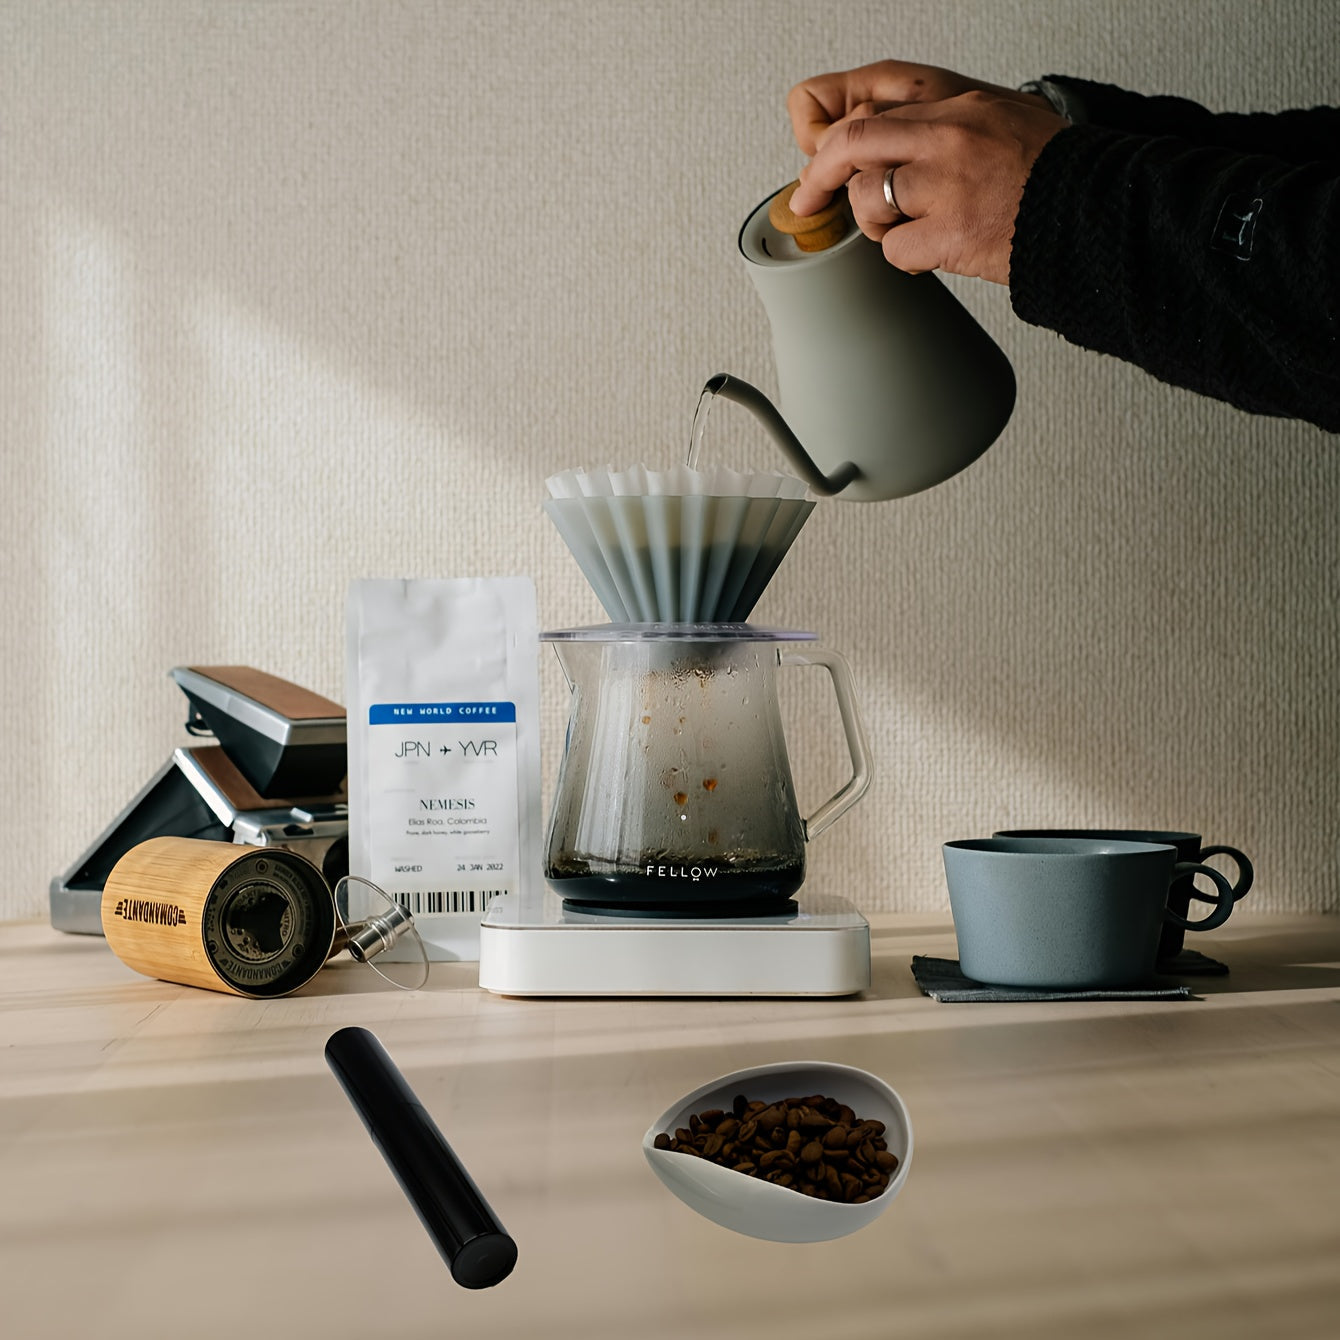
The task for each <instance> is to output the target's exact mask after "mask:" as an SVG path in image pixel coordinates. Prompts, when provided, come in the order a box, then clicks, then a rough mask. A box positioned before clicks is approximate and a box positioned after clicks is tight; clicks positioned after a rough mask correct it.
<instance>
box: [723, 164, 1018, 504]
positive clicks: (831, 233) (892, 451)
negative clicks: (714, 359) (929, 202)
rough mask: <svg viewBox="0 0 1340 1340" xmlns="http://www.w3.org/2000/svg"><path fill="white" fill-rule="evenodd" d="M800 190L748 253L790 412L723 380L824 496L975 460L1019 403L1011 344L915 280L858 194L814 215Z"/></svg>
mask: <svg viewBox="0 0 1340 1340" xmlns="http://www.w3.org/2000/svg"><path fill="white" fill-rule="evenodd" d="M794 189H795V183H792V184H791V185H790V186H786V187H783V188H782V190H781V191H778V192H776V193H775V194H774V195H771V196H769V197H768V198H767V199H766V200H764V201H763V202H762V203H761V204H760V205H759V206H758V207H757V208H756V209H755V210H754V211H753V213H751V214H750V215H749V217H748V218H747V219H746V220H745V222H744V225H743V227H742V228H741V229H740V236H739V248H740V253H741V255H742V256H743V257H744V261H745V265H746V268H747V270H748V273H749V277H750V278H751V279H752V280H753V283H754V286H755V287H756V288H757V290H758V294H759V297H760V299H761V300H762V302H763V307H764V309H765V311H766V312H767V316H768V320H769V323H770V324H771V327H772V338H773V352H774V357H775V360H776V366H777V385H778V389H779V393H780V399H781V407H780V409H779V408H778V407H777V406H775V405H773V403H772V402H771V401H770V400H769V399H768V397H767V396H765V395H764V394H763V392H762V391H760V390H758V389H757V388H756V387H754V386H752V385H750V384H749V383H748V382H746V381H742V380H741V379H740V378H738V377H734V376H731V375H730V374H728V373H718V374H717V375H716V376H714V377H712V378H711V379H710V380H709V381H708V382H707V385H706V387H705V388H704V390H705V391H707V392H712V393H714V394H715V395H717V396H720V397H722V398H723V399H726V400H731V401H734V402H735V403H737V404H740V405H742V406H743V407H744V408H746V409H748V410H749V411H751V412H752V413H753V414H754V416H755V417H756V418H757V419H758V420H759V422H760V423H761V424H762V425H763V427H764V428H765V429H766V430H767V432H768V433H769V434H770V436H771V437H772V438H773V440H774V442H775V443H776V444H777V446H778V447H779V448H780V450H781V451H782V453H783V454H784V455H785V456H786V458H787V460H788V461H789V462H790V464H791V466H792V468H793V469H794V470H795V471H796V473H797V474H799V475H800V477H801V478H802V479H804V480H805V482H806V483H807V484H808V485H809V486H810V487H811V488H812V489H813V490H814V491H815V492H816V493H820V494H825V495H838V496H840V497H841V498H842V499H844V500H846V499H851V500H855V501H860V502H875V501H882V500H886V499H890V498H902V497H906V496H907V495H908V494H912V493H919V492H920V491H921V490H923V489H928V488H931V487H933V486H934V485H936V484H939V483H942V482H943V481H944V480H946V479H948V478H950V477H951V476H952V475H955V474H957V473H958V472H959V471H960V470H962V469H964V468H965V467H967V466H969V465H971V464H972V462H973V461H975V460H976V459H977V458H978V457H979V456H980V455H981V454H982V453H983V452H984V451H985V450H986V449H987V447H989V446H990V445H991V443H992V442H994V441H995V440H996V438H997V437H998V436H999V435H1000V433H1001V431H1002V430H1003V429H1004V427H1005V424H1006V423H1007V422H1008V420H1009V417H1010V414H1011V412H1012V411H1013V409H1014V398H1015V382H1014V372H1013V369H1012V368H1011V367H1010V363H1009V360H1008V359H1007V358H1006V357H1005V355H1004V354H1003V353H1002V352H1001V350H1000V348H999V346H998V345H997V344H996V343H995V342H994V341H993V340H992V339H991V337H990V336H989V335H988V334H987V333H986V332H985V331H984V330H983V329H982V328H981V326H980V325H978V324H977V322H976V321H975V320H974V319H973V317H972V316H971V315H970V314H969V313H968V311H967V310H966V309H965V308H964V307H963V306H962V304H961V303H959V301H958V300H957V299H956V298H955V297H954V295H953V294H952V293H950V291H949V290H948V288H946V287H945V285H944V284H943V283H942V282H941V281H940V280H939V279H938V278H937V277H936V276H935V275H934V274H930V273H927V274H915V275H914V274H907V273H905V272H903V271H901V270H898V269H895V268H894V267H893V266H892V265H890V264H889V263H888V262H887V261H886V260H885V259H884V255H883V252H882V251H881V250H880V247H879V245H878V244H877V243H875V242H872V241H871V240H870V239H869V238H867V237H865V236H864V234H862V233H861V231H860V229H859V228H858V227H857V225H856V222H855V220H854V219H853V218H852V217H851V212H850V209H849V207H848V206H847V204H846V199H845V192H844V193H843V194H842V195H841V196H840V197H839V198H838V199H837V200H836V201H835V202H834V203H833V205H831V206H830V207H829V208H828V209H826V210H825V211H822V212H821V213H820V214H817V215H814V216H813V217H812V218H805V219H801V218H798V217H797V216H796V215H794V214H793V213H792V212H791V210H790V208H789V204H788V202H789V200H790V195H791V192H792V191H793V190H794Z"/></svg>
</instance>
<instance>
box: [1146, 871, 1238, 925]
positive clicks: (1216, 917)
mask: <svg viewBox="0 0 1340 1340" xmlns="http://www.w3.org/2000/svg"><path fill="white" fill-rule="evenodd" d="M1183 875H1204V876H1205V877H1206V878H1207V879H1209V880H1212V881H1213V882H1214V886H1215V888H1216V889H1218V890H1219V892H1218V894H1217V895H1216V896H1214V897H1210V896H1209V895H1208V894H1199V895H1197V896H1198V897H1200V899H1201V900H1202V901H1203V902H1207V903H1213V904H1214V905H1215V907H1214V911H1213V912H1211V913H1210V915H1209V916H1208V917H1202V918H1201V919H1200V920H1199V921H1188V920H1187V919H1186V917H1184V916H1182V914H1181V913H1180V912H1174V911H1173V910H1172V908H1171V907H1165V908H1164V909H1163V919H1164V921H1171V922H1172V923H1173V925H1174V926H1180V927H1181V928H1182V929H1183V930H1184V931H1213V930H1217V929H1218V928H1219V927H1220V926H1222V925H1223V924H1224V922H1226V921H1227V920H1228V918H1229V915H1230V914H1231V913H1232V911H1233V902H1234V899H1233V886H1232V885H1231V884H1230V883H1229V882H1228V879H1227V877H1226V876H1224V875H1221V874H1220V873H1219V871H1217V870H1216V869H1215V868H1214V867H1213V866H1212V865H1201V864H1200V862H1198V861H1178V863H1177V864H1176V865H1175V866H1173V872H1172V877H1173V879H1180V878H1181V877H1182V876H1183Z"/></svg>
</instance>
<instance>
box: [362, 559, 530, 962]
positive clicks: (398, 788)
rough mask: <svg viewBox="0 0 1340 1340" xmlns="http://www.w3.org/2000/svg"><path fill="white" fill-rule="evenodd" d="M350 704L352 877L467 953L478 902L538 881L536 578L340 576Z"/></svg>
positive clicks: (446, 947) (442, 955) (434, 952)
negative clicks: (344, 580) (345, 580)
mask: <svg viewBox="0 0 1340 1340" xmlns="http://www.w3.org/2000/svg"><path fill="white" fill-rule="evenodd" d="M347 701H348V725H349V869H350V872H351V873H352V874H355V875H362V876H363V877H364V878H366V879H370V880H371V881H372V882H373V883H374V884H376V885H377V886H378V887H380V888H381V889H383V890H384V891H385V892H386V893H387V894H388V895H389V896H390V897H392V898H394V899H395V900H396V901H397V902H399V903H400V904H401V905H402V906H403V907H406V908H408V909H409V911H410V913H411V914H412V915H413V917H414V922H415V926H416V927H417V929H418V931H419V935H420V938H421V939H422V940H423V943H424V945H425V947H426V948H427V950H428V957H429V958H430V959H434V960H447V959H457V960H466V961H478V959H479V922H480V919H481V918H482V916H483V914H484V913H485V912H486V911H487V910H488V906H489V904H490V903H491V902H492V901H493V899H495V898H497V897H498V896H499V895H500V894H504V893H506V894H515V895H518V896H521V895H523V894H524V893H525V892H526V891H527V890H528V889H529V888H530V887H532V885H535V884H538V882H539V880H540V858H539V847H540V833H539V825H540V756H539V624H538V622H537V617H536V603H535V584H534V583H533V582H532V581H531V579H530V578H529V577H478V578H457V579H447V580H424V581H403V580H397V581H375V580H374V581H356V582H353V583H351V585H350V587H349V599H348V659H347ZM405 952H408V951H405V950H403V949H401V948H400V947H399V946H393V947H392V948H391V949H389V950H387V951H386V957H387V958H388V959H393V958H394V957H395V956H397V955H398V954H401V953H405Z"/></svg>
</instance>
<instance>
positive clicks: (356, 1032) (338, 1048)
mask: <svg viewBox="0 0 1340 1340" xmlns="http://www.w3.org/2000/svg"><path fill="white" fill-rule="evenodd" d="M326 1062H327V1064H329V1066H330V1068H331V1070H333V1071H334V1072H335V1078H336V1079H337V1080H339V1082H340V1086H341V1087H342V1088H343V1089H344V1092H345V1093H346V1094H347V1095H348V1097H349V1101H350V1102H351V1103H352V1104H353V1105H354V1109H355V1111H357V1113H358V1115H359V1117H361V1118H362V1121H363V1125H364V1126H366V1127H367V1131H368V1134H369V1135H370V1136H371V1137H372V1140H373V1143H374V1144H375V1145H376V1146H377V1148H378V1149H380V1150H381V1152H382V1157H383V1158H384V1159H385V1160H386V1162H387V1164H388V1166H389V1167H390V1169H391V1171H392V1172H393V1173H394V1174H395V1179H396V1181H397V1182H399V1183H400V1188H401V1190H402V1191H404V1193H405V1195H406V1196H408V1197H409V1201H410V1204H412V1205H413V1206H414V1209H415V1212H416V1213H417V1214H418V1216H419V1220H420V1222H421V1223H422V1224H423V1226H424V1228H426V1229H427V1230H428V1236H429V1237H430V1238H432V1240H433V1242H434V1243H435V1244H436V1245H437V1249H438V1251H439V1252H440V1253H441V1254H442V1259H443V1260H444V1261H445V1262H446V1263H447V1265H448V1267H449V1268H450V1270H451V1277H452V1278H453V1279H454V1280H455V1281H456V1283H457V1284H460V1285H463V1286H464V1287H465V1288H467V1289H487V1288H489V1287H490V1286H491V1285H494V1284H500V1283H501V1282H502V1281H503V1280H504V1279H506V1278H507V1276H508V1275H510V1274H511V1272H512V1267H513V1266H514V1265H515V1264H516V1256H517V1250H516V1243H515V1242H513V1240H512V1239H511V1238H510V1237H509V1236H508V1234H507V1232H506V1231H505V1230H504V1229H503V1226H502V1225H501V1224H500V1223H499V1222H498V1219H497V1217H496V1216H495V1215H494V1213H493V1211H492V1209H491V1208H490V1207H489V1203H488V1201H486V1200H485V1199H484V1196H483V1194H482V1193H481V1191H480V1190H479V1188H478V1187H477V1186H476V1185H475V1184H474V1181H473V1180H472V1179H471V1177H470V1174H469V1173H468V1172H466V1171H465V1169H464V1168H463V1167H462V1166H461V1164H460V1161H459V1160H458V1159H457V1158H456V1155H455V1154H454V1153H453V1152H452V1149H451V1146H450V1145H449V1144H447V1142H446V1140H445V1139H444V1138H443V1135H442V1132H441V1131H439V1130H438V1129H437V1126H436V1125H434V1123H433V1119H432V1118H431V1117H430V1116H429V1115H428V1113H427V1111H426V1110H425V1109H424V1106H423V1104H422V1103H421V1102H419V1100H418V1098H417V1097H416V1096H415V1094H414V1091H413V1089H411V1088H410V1087H409V1085H408V1084H407V1083H406V1082H405V1077H404V1076H403V1075H402V1074H401V1073H400V1071H399V1070H398V1069H397V1068H396V1065H395V1062H393V1061H392V1060H391V1058H390V1057H389V1056H388V1055H387V1054H386V1049H385V1048H384V1047H383V1046H382V1044H381V1043H380V1042H379V1041H378V1040H377V1038H376V1037H375V1036H374V1035H373V1034H372V1033H369V1032H368V1030H367V1029H366V1028H342V1029H340V1030H339V1032H337V1033H333V1034H331V1036H330V1039H329V1040H328V1041H327V1043H326Z"/></svg>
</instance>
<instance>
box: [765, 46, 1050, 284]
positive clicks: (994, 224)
mask: <svg viewBox="0 0 1340 1340" xmlns="http://www.w3.org/2000/svg"><path fill="white" fill-rule="evenodd" d="M865 68H866V69H867V70H870V69H878V68H880V67H877V66H867V67H865ZM899 68H900V69H903V70H906V69H908V68H912V69H919V70H923V71H926V70H929V69H930V68H931V67H927V66H917V67H906V66H900V67H899ZM855 73H860V72H859V71H858V72H855ZM942 73H947V72H942ZM814 82H815V81H811V84H813V83H814ZM799 87H800V88H802V89H803V88H806V87H808V86H807V85H804V84H802V85H800V86H799ZM850 87H851V88H853V89H856V90H857V91H860V90H861V89H862V88H864V87H865V85H855V84H853V85H850ZM885 87H891V85H885ZM910 87H912V88H917V87H921V88H929V87H941V85H932V84H930V83H929V82H925V83H923V84H921V85H916V84H915V83H914V84H912V85H910ZM1007 92H1008V91H1007ZM807 96H809V95H807ZM792 97H793V99H794V97H795V93H794V92H793V94H792ZM794 106H795V104H794V102H793V113H792V114H793V116H794V115H795V112H794ZM833 106H834V107H836V103H834V104H833ZM858 106H859V104H858ZM1066 125H1067V122H1066V120H1065V119H1064V118H1063V117H1060V116H1058V115H1057V114H1056V113H1055V112H1054V111H1052V110H1051V108H1050V106H1048V105H1047V104H1046V101H1045V99H1041V98H1035V97H1033V96H1032V95H1029V94H1016V93H1008V96H1006V95H1002V94H1001V93H998V92H989V91H984V90H982V89H980V88H974V89H972V90H971V91H969V92H966V93H958V94H955V95H953V96H950V97H947V98H943V99H940V100H930V101H906V102H903V103H901V104H899V105H898V106H896V107H893V108H891V109H889V110H885V111H873V109H872V110H871V111H870V112H868V113H865V114H852V113H848V114H847V115H846V116H845V117H844V118H843V119H840V120H836V121H834V122H833V123H832V124H831V125H830V126H829V128H828V129H827V130H826V131H825V132H824V133H823V135H822V141H821V143H819V145H818V147H817V149H816V151H815V154H814V157H813V159H812V160H811V162H810V163H809V164H808V166H806V167H805V168H804V169H803V170H802V171H801V174H800V185H799V186H798V187H797V188H796V192H795V194H794V195H793V196H792V197H791V208H792V209H793V210H794V211H795V212H796V213H797V214H802V215H804V214H813V213H814V212H815V211H816V210H819V209H821V208H822V207H823V206H824V205H825V204H827V203H828V201H829V200H830V199H831V197H832V195H833V192H834V191H836V190H837V189H838V188H839V187H840V186H842V185H843V184H844V183H845V184H846V186H847V194H848V197H849V199H850V200H851V206H852V213H853V214H854V215H855V217H856V222H857V223H858V224H859V225H860V228H861V231H862V232H863V233H865V235H866V236H867V237H870V238H872V239H873V240H875V241H878V242H881V243H882V245H883V248H884V255H885V258H886V259H887V260H888V261H889V263H890V264H891V265H895V266H897V267H898V268H899V269H900V270H910V271H921V270H947V271H949V272H950V273H952V274H961V275H973V276H976V277H978V278H981V279H990V280H994V281H995V282H996V283H998V284H1007V283H1009V278H1010V243H1011V240H1012V238H1013V236H1014V220H1015V216H1016V214H1017V213H1018V209H1019V201H1020V199H1021V198H1022V196H1023V191H1024V183H1025V181H1026V180H1027V179H1028V174H1029V172H1030V170H1031V169H1032V167H1033V163H1034V162H1035V161H1036V159H1037V156H1038V154H1039V153H1041V152H1042V147H1043V145H1045V144H1046V143H1047V141H1048V140H1050V139H1051V137H1052V136H1053V135H1055V134H1056V133H1057V132H1058V131H1060V130H1063V129H1064V128H1065V126H1066ZM802 147H803V146H802ZM890 168H892V169H893V176H892V189H893V195H894V199H895V200H896V202H897V209H896V210H895V209H893V208H891V207H890V206H889V204H888V203H887V201H886V199H885V194H884V177H885V173H886V172H887V171H888V170H889V169H890Z"/></svg>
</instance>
